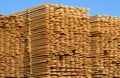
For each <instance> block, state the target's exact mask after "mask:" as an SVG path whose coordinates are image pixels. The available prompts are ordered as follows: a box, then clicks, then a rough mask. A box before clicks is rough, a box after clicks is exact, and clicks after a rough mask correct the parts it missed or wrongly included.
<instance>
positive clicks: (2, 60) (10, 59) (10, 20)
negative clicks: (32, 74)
mask: <svg viewBox="0 0 120 78" xmlns="http://www.w3.org/2000/svg"><path fill="white" fill-rule="evenodd" d="M23 25H24V21H23V20H22V19H21V18H20V17H17V16H3V15H0V78H5V77H17V78H19V77H23V76H22V73H23V63H22V62H23V51H22V49H23V48H24V46H23V42H22V41H21V34H22V32H21V29H22V27H23Z"/></svg>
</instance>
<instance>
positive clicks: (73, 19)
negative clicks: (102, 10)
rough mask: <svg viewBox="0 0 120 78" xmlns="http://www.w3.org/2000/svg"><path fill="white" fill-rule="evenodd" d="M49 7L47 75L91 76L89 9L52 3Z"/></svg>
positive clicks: (70, 77) (55, 77) (53, 76)
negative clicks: (48, 70) (48, 69)
mask: <svg viewBox="0 0 120 78" xmlns="http://www.w3.org/2000/svg"><path fill="white" fill-rule="evenodd" d="M48 8H49V9H48V12H49V14H48V15H47V19H46V22H47V24H48V25H46V26H47V29H48V30H47V31H48V39H49V52H50V53H49V54H50V55H49V57H50V60H49V64H48V65H49V66H50V77H51V78H59V77H60V78H74V77H75V78H82V77H90V73H91V71H90V62H91V60H90V59H89V51H90V46H89V42H90V39H89V29H90V24H89V21H88V20H89V14H88V9H87V8H78V7H72V6H62V5H52V4H50V5H48Z"/></svg>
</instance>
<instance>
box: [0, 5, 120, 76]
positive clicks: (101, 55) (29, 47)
mask: <svg viewBox="0 0 120 78" xmlns="http://www.w3.org/2000/svg"><path fill="white" fill-rule="evenodd" d="M12 15H18V16H21V17H23V19H24V25H25V26H24V27H23V29H22V30H21V31H22V33H24V34H22V35H21V37H22V43H24V44H23V46H24V49H23V48H22V52H23V55H24V56H22V57H23V62H22V64H23V66H24V71H23V75H24V77H28V78H120V72H119V71H120V67H119V66H120V65H119V64H120V62H119V57H120V53H119V52H120V49H119V48H120V47H119V46H120V40H119V37H120V32H119V30H120V29H119V27H120V23H119V22H120V18H117V17H112V16H104V15H97V16H92V17H90V16H89V12H88V9H86V8H78V7H71V6H63V5H54V4H42V5H40V6H36V7H32V8H29V9H27V10H24V11H21V12H17V13H14V14H12ZM1 34H2V33H1ZM1 41H2V40H1ZM2 44H5V43H2ZM16 44H17V43H16ZM11 45H13V44H11ZM2 46H3V45H2ZM1 50H2V49H1ZM2 51H3V50H2ZM2 51H1V52H2Z"/></svg>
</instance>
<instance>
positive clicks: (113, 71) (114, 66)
mask: <svg viewBox="0 0 120 78" xmlns="http://www.w3.org/2000/svg"><path fill="white" fill-rule="evenodd" d="M90 22H91V44H92V45H91V51H92V52H91V53H92V54H91V55H94V57H93V58H92V59H93V60H94V61H92V62H93V64H92V68H91V70H92V72H93V73H94V74H93V75H92V77H94V78H96V77H100V78H110V77H112V78H114V77H115V78H119V77H120V73H119V70H120V68H119V63H120V61H119V58H120V53H119V52H120V50H119V41H120V40H119V38H120V33H119V30H120V23H119V22H120V18H118V17H113V16H105V15H96V16H93V17H91V18H90Z"/></svg>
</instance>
